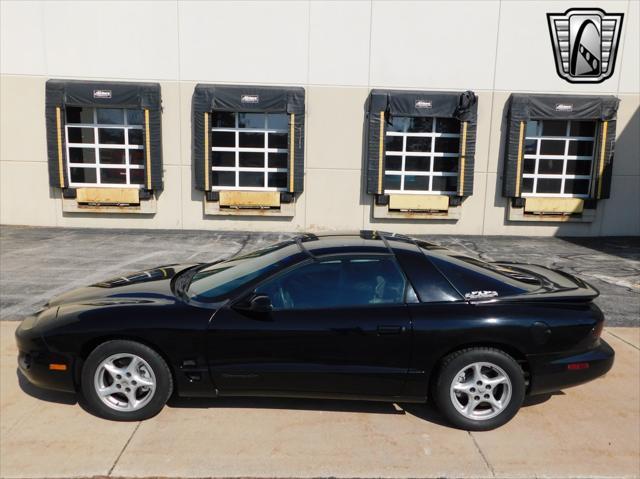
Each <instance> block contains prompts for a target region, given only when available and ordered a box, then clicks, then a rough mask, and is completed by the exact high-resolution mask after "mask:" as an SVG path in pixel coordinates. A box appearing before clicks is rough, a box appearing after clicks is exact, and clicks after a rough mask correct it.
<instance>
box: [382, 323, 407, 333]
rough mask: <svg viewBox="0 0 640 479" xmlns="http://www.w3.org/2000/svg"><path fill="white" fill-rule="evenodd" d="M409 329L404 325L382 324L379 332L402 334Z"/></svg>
mask: <svg viewBox="0 0 640 479" xmlns="http://www.w3.org/2000/svg"><path fill="white" fill-rule="evenodd" d="M406 330H407V328H406V327H404V326H390V325H384V324H381V325H379V326H378V334H401V333H404V332H405V331H406Z"/></svg>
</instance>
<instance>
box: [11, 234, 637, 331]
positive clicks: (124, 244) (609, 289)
mask: <svg viewBox="0 0 640 479" xmlns="http://www.w3.org/2000/svg"><path fill="white" fill-rule="evenodd" d="M288 236H291V234H284V233H283V234H277V233H268V234H265V233H236V232H211V231H155V230H153V231H150V230H105V229H101V230H95V229H71V228H66V229H64V228H33V227H16V226H3V227H2V228H0V319H4V320H19V319H22V318H23V317H24V316H25V315H27V314H30V313H32V312H34V311H36V310H37V309H38V308H39V307H40V306H41V305H42V304H44V303H45V302H46V301H47V300H48V299H49V298H51V296H53V295H55V294H59V293H62V292H64V291H66V290H68V289H71V288H74V287H78V286H82V285H86V284H91V283H93V282H97V281H101V280H104V279H106V278H109V277H112V276H115V275H121V274H122V273H125V272H128V271H135V270H138V269H143V268H149V267H153V266H158V265H161V264H167V263H176V262H181V261H182V262H186V261H188V262H192V261H213V260H216V259H219V258H222V257H228V256H232V255H234V254H237V253H238V252H240V251H244V252H247V251H249V250H251V249H255V248H258V247H260V246H264V245H267V244H269V243H272V242H274V241H278V240H280V239H283V238H285V237H288ZM422 237H423V238H425V239H427V240H430V241H433V242H436V243H439V244H443V245H445V246H449V247H451V248H452V249H455V250H458V251H461V252H463V253H467V254H471V255H474V256H477V257H479V258H481V259H485V260H505V261H521V262H529V263H538V264H543V265H545V266H550V267H553V268H560V269H562V270H564V271H566V272H568V273H572V274H576V275H578V276H579V277H581V278H582V279H584V280H585V281H588V282H589V283H591V284H593V285H594V286H595V287H596V288H598V289H599V290H600V292H601V296H600V297H599V298H598V299H597V301H596V302H597V303H598V305H599V306H600V307H601V308H602V310H603V311H604V313H605V315H606V317H607V325H609V326H638V325H640V317H639V316H640V314H639V311H640V238H524V237H509V236H422Z"/></svg>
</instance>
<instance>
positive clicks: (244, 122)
mask: <svg viewBox="0 0 640 479" xmlns="http://www.w3.org/2000/svg"><path fill="white" fill-rule="evenodd" d="M265 117H266V116H265V114H264V113H238V128H259V129H261V130H262V129H264V128H265Z"/></svg>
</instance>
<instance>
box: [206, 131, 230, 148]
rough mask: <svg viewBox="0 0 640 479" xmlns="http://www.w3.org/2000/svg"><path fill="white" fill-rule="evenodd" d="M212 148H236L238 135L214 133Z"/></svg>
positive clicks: (223, 132)
mask: <svg viewBox="0 0 640 479" xmlns="http://www.w3.org/2000/svg"><path fill="white" fill-rule="evenodd" d="M211 146H213V147H216V146H221V147H234V146H236V134H235V133H234V132H232V131H214V132H213V133H212V134H211Z"/></svg>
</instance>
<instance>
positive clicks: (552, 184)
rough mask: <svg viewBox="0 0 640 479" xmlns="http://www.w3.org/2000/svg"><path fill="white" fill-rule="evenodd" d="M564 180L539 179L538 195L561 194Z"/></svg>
mask: <svg viewBox="0 0 640 479" xmlns="http://www.w3.org/2000/svg"><path fill="white" fill-rule="evenodd" d="M561 187H562V180H560V179H557V180H556V179H555V178H538V188H537V193H560V188H561Z"/></svg>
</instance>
